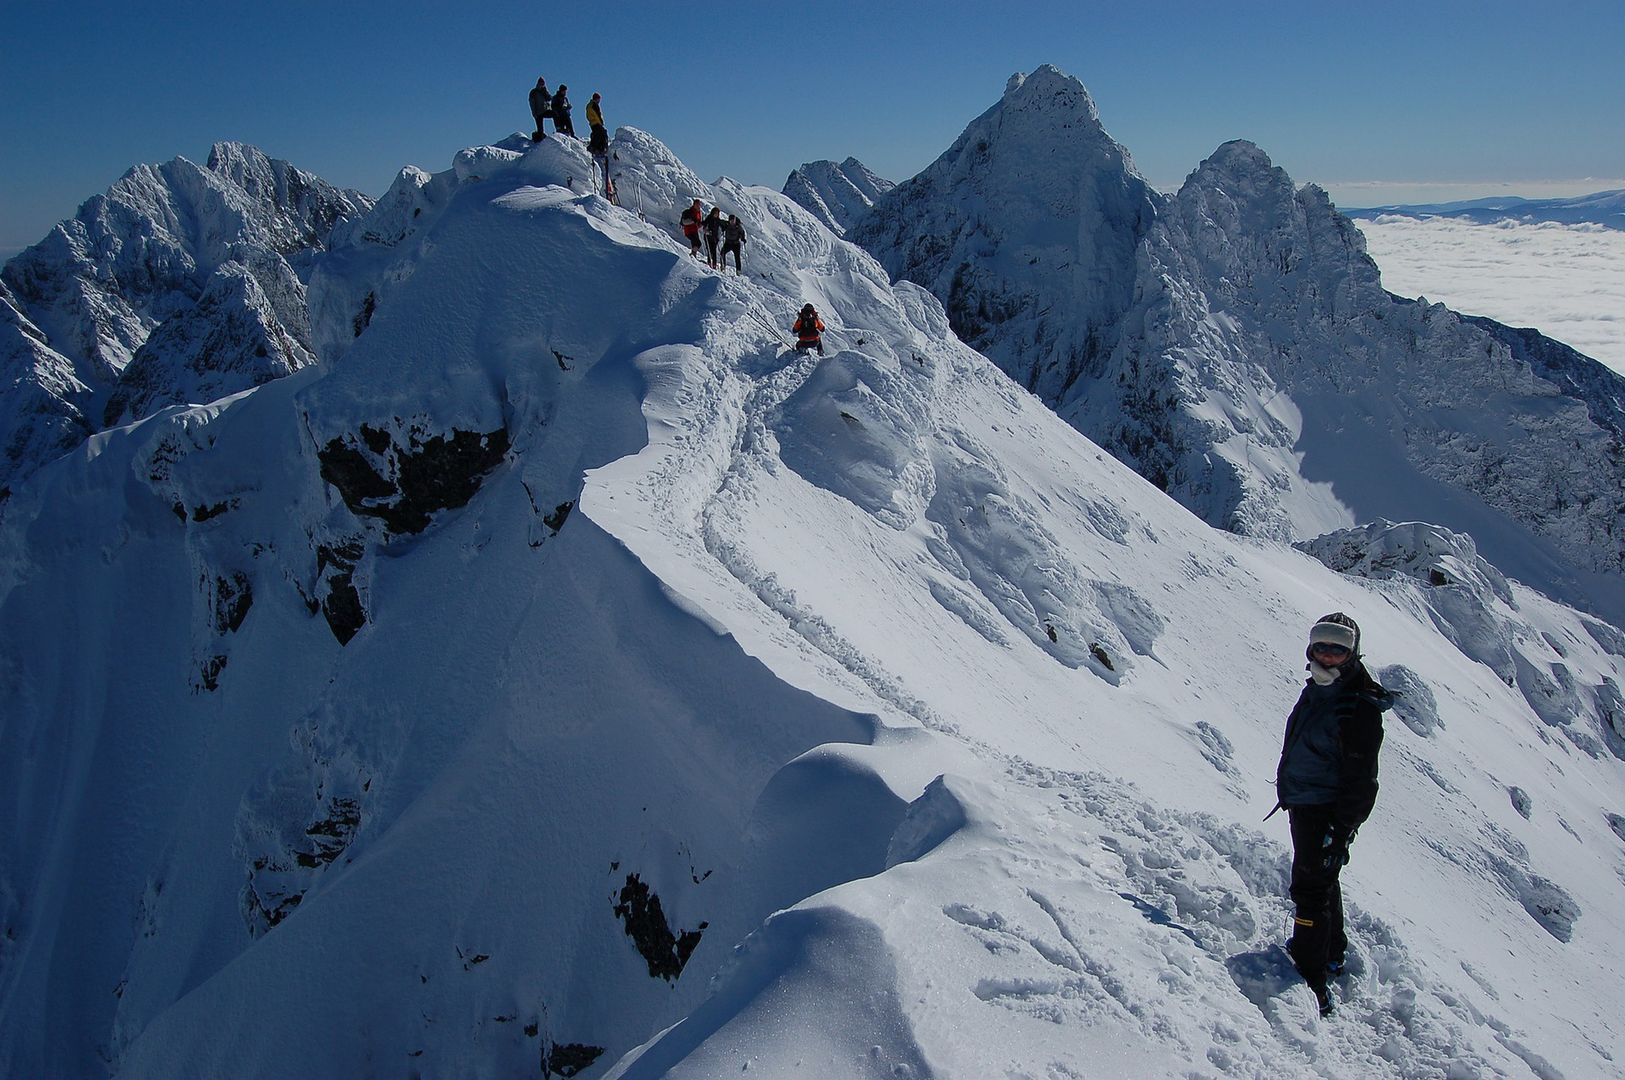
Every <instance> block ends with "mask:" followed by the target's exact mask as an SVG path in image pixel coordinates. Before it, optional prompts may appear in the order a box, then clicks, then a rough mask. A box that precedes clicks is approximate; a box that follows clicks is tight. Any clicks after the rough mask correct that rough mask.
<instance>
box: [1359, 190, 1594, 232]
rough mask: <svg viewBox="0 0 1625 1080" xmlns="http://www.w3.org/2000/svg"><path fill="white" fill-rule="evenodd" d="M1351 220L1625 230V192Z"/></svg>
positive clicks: (1457, 205) (1376, 210) (1380, 211)
mask: <svg viewBox="0 0 1625 1080" xmlns="http://www.w3.org/2000/svg"><path fill="white" fill-rule="evenodd" d="M1343 212H1344V213H1345V214H1347V215H1348V216H1349V217H1351V218H1376V217H1381V216H1382V215H1384V214H1401V215H1404V216H1405V217H1418V218H1422V217H1449V218H1460V219H1462V220H1464V221H1474V222H1478V223H1479V224H1483V225H1490V224H1494V223H1495V222H1498V221H1509V220H1510V221H1522V222H1541V221H1554V222H1558V223H1560V224H1564V225H1602V226H1605V227H1607V228H1610V229H1625V190H1615V191H1598V192H1594V193H1592V194H1590V195H1580V196H1578V197H1575V198H1572V199H1525V198H1522V197H1519V196H1516V195H1513V196H1504V197H1492V198H1487V199H1467V200H1464V201H1461V202H1447V203H1413V204H1406V205H1398V204H1396V205H1392V206H1374V207H1370V208H1368V209H1360V210H1345V211H1343Z"/></svg>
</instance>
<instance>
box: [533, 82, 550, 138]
mask: <svg viewBox="0 0 1625 1080" xmlns="http://www.w3.org/2000/svg"><path fill="white" fill-rule="evenodd" d="M530 115H531V118H532V119H533V120H535V121H536V132H535V134H533V135H531V137H530V141H531V142H541V141H542V140H543V139H545V138H547V133H546V132H544V131H543V130H542V121H543V120H546V119H547V118H548V117H549V116H552V115H553V99H552V97H551V96H550V95H549V94H548V92H547V80H546V79H537V80H536V85H535V86H533V87H531V88H530Z"/></svg>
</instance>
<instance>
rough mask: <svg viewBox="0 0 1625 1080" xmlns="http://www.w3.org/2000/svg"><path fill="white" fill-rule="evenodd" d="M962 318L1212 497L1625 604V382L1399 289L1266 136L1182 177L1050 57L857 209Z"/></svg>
mask: <svg viewBox="0 0 1625 1080" xmlns="http://www.w3.org/2000/svg"><path fill="white" fill-rule="evenodd" d="M852 236H853V238H854V239H855V240H856V241H857V242H859V243H860V244H862V245H863V246H864V247H866V248H867V249H868V250H869V251H871V252H872V253H873V254H875V255H876V257H877V258H879V259H880V260H881V262H882V263H883V264H884V265H885V266H886V268H887V270H888V271H889V272H890V273H891V274H893V276H895V277H898V278H902V279H906V280H910V281H915V282H918V283H920V284H922V285H924V286H925V287H927V288H928V289H930V290H931V292H932V293H933V294H934V295H936V296H937V297H938V299H940V300H941V301H942V303H943V305H944V307H945V308H946V309H947V312H948V316H949V319H950V320H951V321H952V323H953V326H954V329H955V332H956V333H958V334H959V335H960V336H961V337H962V338H963V339H964V340H965V341H967V342H969V343H970V344H972V345H973V346H975V347H976V348H977V349H979V350H981V351H982V352H984V353H985V354H986V355H987V356H988V357H989V358H991V359H993V360H994V361H995V362H997V363H998V364H999V366H1000V367H1002V368H1003V369H1004V370H1005V371H1007V372H1008V373H1009V374H1011V375H1012V376H1013V377H1014V378H1017V379H1019V380H1020V381H1021V382H1022V383H1023V384H1024V385H1026V386H1027V387H1028V388H1029V389H1031V390H1033V391H1034V392H1035V393H1037V394H1038V395H1039V396H1040V397H1041V398H1042V399H1043V400H1044V401H1045V402H1047V403H1048V404H1050V405H1051V406H1052V407H1053V408H1055V409H1056V410H1057V411H1058V412H1059V413H1060V414H1061V415H1062V416H1063V417H1065V418H1066V419H1067V420H1068V421H1069V422H1070V423H1072V424H1073V425H1074V426H1076V427H1077V428H1078V429H1079V430H1081V431H1083V432H1084V433H1085V434H1087V435H1089V436H1090V437H1091V438H1092V439H1094V440H1095V441H1097V442H1098V443H1099V444H1100V445H1102V446H1103V447H1105V448H1106V449H1108V450H1110V451H1111V452H1112V453H1113V454H1114V455H1115V456H1117V457H1118V458H1120V459H1121V460H1123V461H1124V462H1126V463H1128V464H1130V465H1132V466H1133V467H1134V468H1135V469H1136V470H1137V471H1138V472H1140V473H1141V475H1143V476H1145V477H1146V478H1147V479H1149V480H1151V481H1152V482H1153V483H1154V484H1156V485H1157V486H1158V487H1159V488H1161V489H1162V490H1164V491H1166V492H1168V493H1169V494H1170V495H1172V496H1174V497H1175V498H1176V499H1178V500H1179V501H1180V502H1181V503H1183V504H1184V505H1186V506H1187V507H1189V508H1190V509H1191V510H1193V511H1194V512H1195V513H1197V514H1198V515H1200V516H1201V517H1202V518H1203V519H1204V520H1206V521H1208V522H1210V523H1212V524H1214V525H1217V526H1220V527H1222V528H1226V529H1231V530H1234V531H1238V532H1242V533H1246V534H1250V535H1257V536H1269V537H1276V538H1280V539H1303V538H1307V537H1312V536H1315V535H1317V534H1319V533H1323V532H1327V531H1330V530H1334V529H1341V528H1346V527H1349V526H1352V525H1355V524H1357V523H1359V522H1366V521H1371V520H1373V519H1375V518H1378V517H1383V518H1388V519H1391V520H1400V521H1403V520H1424V521H1432V522H1437V523H1439V524H1443V525H1447V526H1449V527H1451V528H1452V529H1455V530H1458V531H1462V532H1466V533H1469V534H1471V535H1473V536H1474V537H1475V539H1476V540H1477V542H1478V544H1479V547H1480V549H1481V550H1482V551H1483V552H1484V554H1485V555H1486V557H1488V558H1489V559H1490V560H1491V561H1492V562H1494V563H1495V564H1496V565H1498V566H1500V567H1501V568H1502V569H1503V570H1504V571H1505V572H1507V573H1509V574H1512V575H1514V576H1516V577H1518V578H1519V579H1520V580H1523V581H1526V582H1529V583H1531V584H1533V585H1535V586H1536V587H1537V588H1540V589H1542V590H1543V591H1546V592H1547V593H1548V594H1549V595H1552V596H1555V597H1558V598H1560V599H1563V600H1566V601H1568V602H1571V603H1575V604H1579V605H1582V606H1587V607H1589V608H1591V609H1592V610H1594V611H1597V612H1598V613H1601V614H1603V615H1605V616H1606V617H1608V618H1610V619H1612V620H1614V621H1619V620H1620V619H1622V618H1625V572H1622V571H1625V529H1622V527H1621V522H1620V511H1619V507H1620V506H1621V505H1625V501H1622V496H1625V445H1622V443H1621V441H1620V438H1619V432H1618V426H1617V423H1616V422H1615V421H1616V419H1617V412H1618V402H1619V400H1620V397H1621V393H1622V390H1625V380H1621V379H1620V378H1619V377H1618V376H1617V375H1614V374H1613V373H1611V372H1608V371H1607V369H1605V368H1603V367H1602V366H1601V365H1599V364H1596V363H1595V362H1593V361H1589V360H1587V359H1585V358H1584V357H1580V356H1579V355H1578V354H1574V353H1572V351H1565V350H1563V349H1562V348H1561V347H1555V348H1553V347H1549V346H1555V343H1550V342H1546V343H1544V344H1531V343H1530V342H1528V341H1527V340H1523V339H1522V338H1520V337H1519V336H1518V334H1517V332H1514V331H1511V330H1510V329H1508V328H1505V327H1500V326H1499V325H1498V324H1496V325H1493V326H1487V325H1485V323H1484V322H1483V321H1482V320H1470V319H1466V318H1464V317H1462V316H1458V315H1457V314H1456V313H1454V312H1452V311H1450V310H1448V309H1446V308H1444V307H1442V306H1440V305H1429V304H1417V303H1414V302H1411V301H1407V300H1402V299H1400V298H1396V297H1394V296H1392V295H1390V294H1389V293H1387V292H1386V291H1385V290H1384V289H1383V288H1382V283H1381V278H1380V275H1379V272H1378V269H1377V267H1376V265H1375V263H1373V262H1372V261H1371V259H1370V258H1369V257H1368V256H1367V254H1366V250H1365V243H1364V239H1363V237H1362V236H1361V235H1360V233H1359V231H1358V230H1357V229H1356V228H1355V227H1354V225H1353V224H1352V222H1350V221H1349V220H1348V219H1346V218H1344V217H1343V216H1342V215H1341V214H1339V213H1338V212H1337V210H1336V208H1335V207H1334V206H1333V205H1332V204H1331V201H1330V200H1329V199H1328V198H1327V196H1326V194H1325V193H1324V192H1323V191H1321V190H1320V189H1319V188H1317V187H1315V186H1314V185H1312V184H1311V185H1306V186H1304V187H1302V188H1295V186H1294V185H1293V183H1292V180H1291V178H1290V177H1289V176H1288V175H1287V174H1286V173H1285V172H1284V171H1283V170H1281V169H1280V168H1278V167H1276V166H1275V165H1274V164H1273V162H1271V161H1270V159H1269V157H1268V156H1267V155H1266V154H1265V153H1264V152H1263V151H1262V150H1261V149H1259V148H1258V147H1257V146H1255V145H1253V144H1251V143H1248V142H1245V141H1234V142H1229V143H1226V144H1224V145H1223V146H1221V147H1219V148H1218V149H1217V150H1216V151H1215V152H1214V153H1213V155H1212V156H1211V157H1209V158H1208V159H1207V160H1206V161H1204V162H1202V163H1201V164H1200V165H1199V166H1198V167H1197V168H1196V169H1195V170H1194V171H1193V172H1192V173H1191V175H1190V176H1189V177H1188V178H1187V180H1186V181H1185V183H1184V185H1183V186H1182V187H1181V189H1180V190H1179V192H1178V193H1177V194H1176V195H1174V196H1173V197H1172V198H1168V197H1165V196H1162V195H1159V194H1158V193H1156V192H1154V191H1152V190H1151V189H1150V188H1149V186H1148V185H1147V184H1146V183H1145V181H1144V180H1143V179H1141V178H1140V176H1139V175H1138V173H1136V172H1135V171H1134V168H1133V164H1132V162H1131V161H1130V159H1129V157H1128V155H1127V152H1126V151H1124V150H1123V149H1122V148H1121V147H1120V146H1118V144H1117V143H1115V142H1114V141H1112V140H1111V138H1110V137H1109V136H1108V135H1107V134H1106V133H1105V132H1104V130H1103V129H1102V128H1101V127H1100V122H1099V115H1098V113H1097V111H1096V109H1095V106H1094V103H1093V101H1092V100H1091V99H1090V98H1089V96H1088V93H1087V91H1085V90H1084V88H1083V86H1082V85H1081V84H1080V83H1078V82H1077V81H1076V80H1075V79H1072V78H1071V77H1069V76H1066V75H1064V74H1062V73H1061V72H1059V71H1057V70H1055V69H1054V68H1051V67H1044V68H1040V69H1039V70H1038V71H1036V72H1034V73H1033V75H1032V76H1029V77H1027V78H1025V79H1021V78H1014V79H1012V80H1011V84H1010V87H1009V88H1008V89H1007V90H1006V92H1005V95H1004V97H1003V99H1002V100H1000V101H999V102H998V103H997V104H995V105H994V106H993V107H992V108H991V109H989V110H988V111H987V112H986V113H984V114H983V115H982V116H980V117H978V118H977V119H976V120H974V121H973V122H972V123H971V124H970V126H969V127H967V128H966V130H965V133H964V134H963V135H962V136H961V137H960V138H959V139H958V140H957V141H956V142H955V143H954V145H953V146H952V147H951V148H950V149H949V150H948V151H947V152H946V153H944V154H943V155H942V157H941V158H939V159H938V160H937V161H936V162H935V163H933V164H932V165H931V166H930V167H929V168H927V169H926V170H925V171H924V172H923V173H921V174H920V175H919V176H918V177H915V178H914V179H913V180H909V181H906V182H904V183H902V184H900V185H898V187H897V188H895V189H894V190H893V191H892V192H890V193H889V194H888V195H886V196H885V197H883V198H882V199H881V200H880V201H879V202H878V203H877V204H876V206H875V207H874V208H873V210H871V211H870V212H869V214H867V215H866V216H865V217H864V218H862V219H861V220H860V221H859V222H858V223H857V224H856V225H855V226H854V227H853V230H852Z"/></svg>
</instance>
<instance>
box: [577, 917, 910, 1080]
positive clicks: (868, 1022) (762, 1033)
mask: <svg viewBox="0 0 1625 1080" xmlns="http://www.w3.org/2000/svg"><path fill="white" fill-rule="evenodd" d="M892 965H893V960H892V958H891V955H890V952H889V950H888V949H887V947H886V942H885V939H884V938H883V937H882V936H881V934H880V932H879V930H878V929H877V928H876V927H875V926H874V925H873V924H872V923H869V922H867V921H866V920H864V919H861V918H859V917H857V916H855V915H853V914H851V913H849V912H846V911H843V910H841V909H840V908H835V907H819V906H806V907H799V908H795V909H793V910H790V911H781V912H779V913H778V914H777V915H774V916H773V917H772V918H770V919H768V920H767V922H766V923H765V924H764V925H763V926H762V928H761V929H760V930H758V931H756V932H755V933H754V934H752V935H751V936H750V937H749V938H747V939H746V940H745V941H744V942H743V943H742V944H741V945H740V946H739V947H738V948H737V949H736V950H735V952H734V955H733V957H732V958H731V960H730V961H729V964H728V966H727V968H726V969H725V970H724V971H723V972H722V973H721V974H720V975H719V976H718V978H717V985H716V989H715V991H714V992H713V993H712V995H711V997H710V998H709V999H708V1000H707V1001H706V1002H705V1004H703V1005H701V1006H700V1007H699V1008H698V1009H696V1010H695V1011H694V1012H693V1013H692V1014H690V1015H689V1016H687V1017H685V1018H684V1019H683V1020H682V1021H681V1022H680V1023H678V1024H677V1025H676V1026H675V1027H673V1028H671V1029H670V1030H669V1031H666V1032H664V1033H663V1034H661V1035H660V1036H658V1037H657V1038H656V1039H654V1040H653V1041H652V1042H651V1043H650V1044H649V1045H647V1046H645V1047H643V1048H642V1049H640V1050H638V1051H636V1052H635V1054H634V1055H633V1056H631V1057H629V1058H627V1059H625V1060H623V1061H622V1062H621V1063H620V1064H619V1065H617V1066H616V1067H615V1068H614V1069H611V1070H610V1071H609V1072H608V1073H606V1074H605V1080H654V1078H655V1077H663V1076H693V1077H700V1076H720V1075H724V1074H727V1075H733V1074H741V1073H742V1074H745V1075H749V1073H750V1072H751V1063H752V1062H753V1061H758V1060H759V1061H762V1062H764V1063H767V1068H768V1069H770V1070H771V1069H772V1068H773V1065H772V1064H771V1063H774V1062H786V1063H788V1062H791V1061H794V1062H796V1063H798V1065H799V1067H800V1068H802V1069H806V1070H809V1071H810V1073H811V1074H814V1075H821V1076H831V1077H833V1076H841V1077H852V1078H854V1080H860V1078H862V1080H869V1078H872V1080H913V1078H919V1080H924V1078H926V1077H930V1076H932V1075H934V1074H933V1072H932V1071H931V1069H930V1067H929V1066H928V1064H927V1063H926V1061H925V1058H924V1056H923V1054H922V1053H921V1051H920V1048H919V1046H918V1045H917V1044H916V1043H915V1041H914V1039H913V1037H912V1035H911V1034H910V1023H909V1021H908V1019H907V1018H906V1017H905V1015H904V1012H903V1010H902V1008H901V1006H900V1003H899V1002H898V1000H897V998H896V995H895V993H894V991H892V990H891V989H890V988H891V987H892V986H893V984H894V982H895V976H894V975H893V974H892V971H891V968H892ZM854 1043H855V1044H858V1045H863V1046H868V1047H869V1048H870V1049H869V1051H868V1052H867V1053H865V1054H862V1055H861V1056H857V1055H853V1054H851V1053H850V1052H849V1050H848V1049H847V1048H848V1047H850V1046H851V1045H853V1044H854Z"/></svg>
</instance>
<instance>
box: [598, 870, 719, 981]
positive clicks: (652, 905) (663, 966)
mask: <svg viewBox="0 0 1625 1080" xmlns="http://www.w3.org/2000/svg"><path fill="white" fill-rule="evenodd" d="M615 916H616V917H617V918H619V919H620V920H621V921H622V922H623V923H624V924H625V925H626V936H627V937H629V938H631V939H632V943H633V945H635V946H636V947H637V950H638V953H639V955H641V956H642V957H643V959H644V962H645V963H647V964H648V965H649V975H650V977H652V978H656V979H665V980H666V981H667V982H676V981H677V977H678V976H679V975H681V974H682V973H683V966H684V965H685V964H687V963H688V958H689V957H690V956H691V955H693V953H694V949H695V947H696V946H698V945H699V943H700V934H701V932H702V931H703V930H705V928H706V927H707V926H708V925H709V924H708V923H703V922H702V923H700V925H699V927H698V928H697V929H694V930H684V931H682V932H681V933H680V934H674V933H672V929H671V925H670V924H669V923H667V921H666V912H665V910H664V909H663V908H662V907H661V905H660V897H658V896H656V895H655V894H654V893H653V892H652V891H651V890H650V889H649V886H648V885H646V884H644V882H643V881H642V880H641V879H640V878H639V877H638V875H636V874H628V875H627V877H626V884H625V885H623V886H622V887H621V894H620V899H619V902H618V903H617V904H616V905H615Z"/></svg>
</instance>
